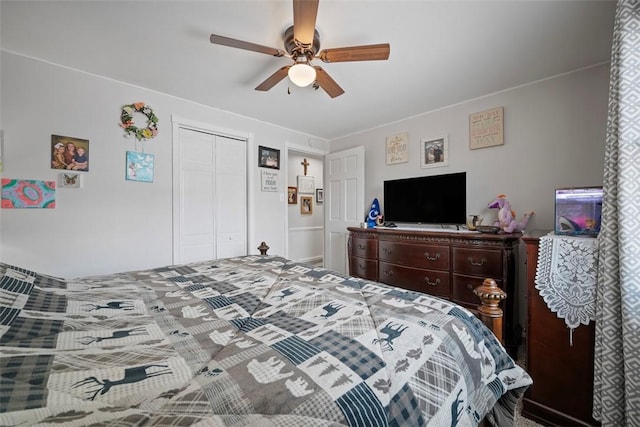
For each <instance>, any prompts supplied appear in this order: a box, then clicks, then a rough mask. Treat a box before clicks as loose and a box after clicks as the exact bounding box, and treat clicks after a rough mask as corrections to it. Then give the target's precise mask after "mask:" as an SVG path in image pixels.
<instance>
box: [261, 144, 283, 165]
mask: <svg viewBox="0 0 640 427" xmlns="http://www.w3.org/2000/svg"><path fill="white" fill-rule="evenodd" d="M258 167H260V168H271V169H280V150H276V149H275V148H269V147H263V146H261V145H260V146H258Z"/></svg>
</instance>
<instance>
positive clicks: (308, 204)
mask: <svg viewBox="0 0 640 427" xmlns="http://www.w3.org/2000/svg"><path fill="white" fill-rule="evenodd" d="M300 213H301V214H302V215H311V214H312V213H313V197H311V196H302V197H300Z"/></svg>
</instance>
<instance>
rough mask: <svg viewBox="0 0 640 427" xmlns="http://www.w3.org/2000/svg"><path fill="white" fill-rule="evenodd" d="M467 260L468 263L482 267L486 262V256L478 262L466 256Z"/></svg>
mask: <svg viewBox="0 0 640 427" xmlns="http://www.w3.org/2000/svg"><path fill="white" fill-rule="evenodd" d="M467 261H469V264H471V265H475V266H476V267H482V266H483V265H484V263H485V262H487V260H486V258H482V261H480V262H474V261H473V258H471V257H469V258H467Z"/></svg>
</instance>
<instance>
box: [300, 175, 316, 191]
mask: <svg viewBox="0 0 640 427" xmlns="http://www.w3.org/2000/svg"><path fill="white" fill-rule="evenodd" d="M315 188H316V185H315V179H314V178H313V177H312V176H303V175H298V193H305V194H313V190H314V189H315Z"/></svg>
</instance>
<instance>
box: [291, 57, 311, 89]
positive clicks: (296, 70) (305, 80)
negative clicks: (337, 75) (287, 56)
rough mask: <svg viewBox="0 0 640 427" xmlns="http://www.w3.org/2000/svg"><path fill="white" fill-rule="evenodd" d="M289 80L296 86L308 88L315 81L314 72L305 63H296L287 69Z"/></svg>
mask: <svg viewBox="0 0 640 427" xmlns="http://www.w3.org/2000/svg"><path fill="white" fill-rule="evenodd" d="M289 80H291V82H292V83H293V84H294V85H296V86H300V87H306V86H309V85H310V84H311V83H313V82H314V81H315V80H316V70H315V69H314V68H313V67H312V66H311V65H309V64H307V63H304V62H298V63H296V64H294V65H292V66H291V68H289Z"/></svg>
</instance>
